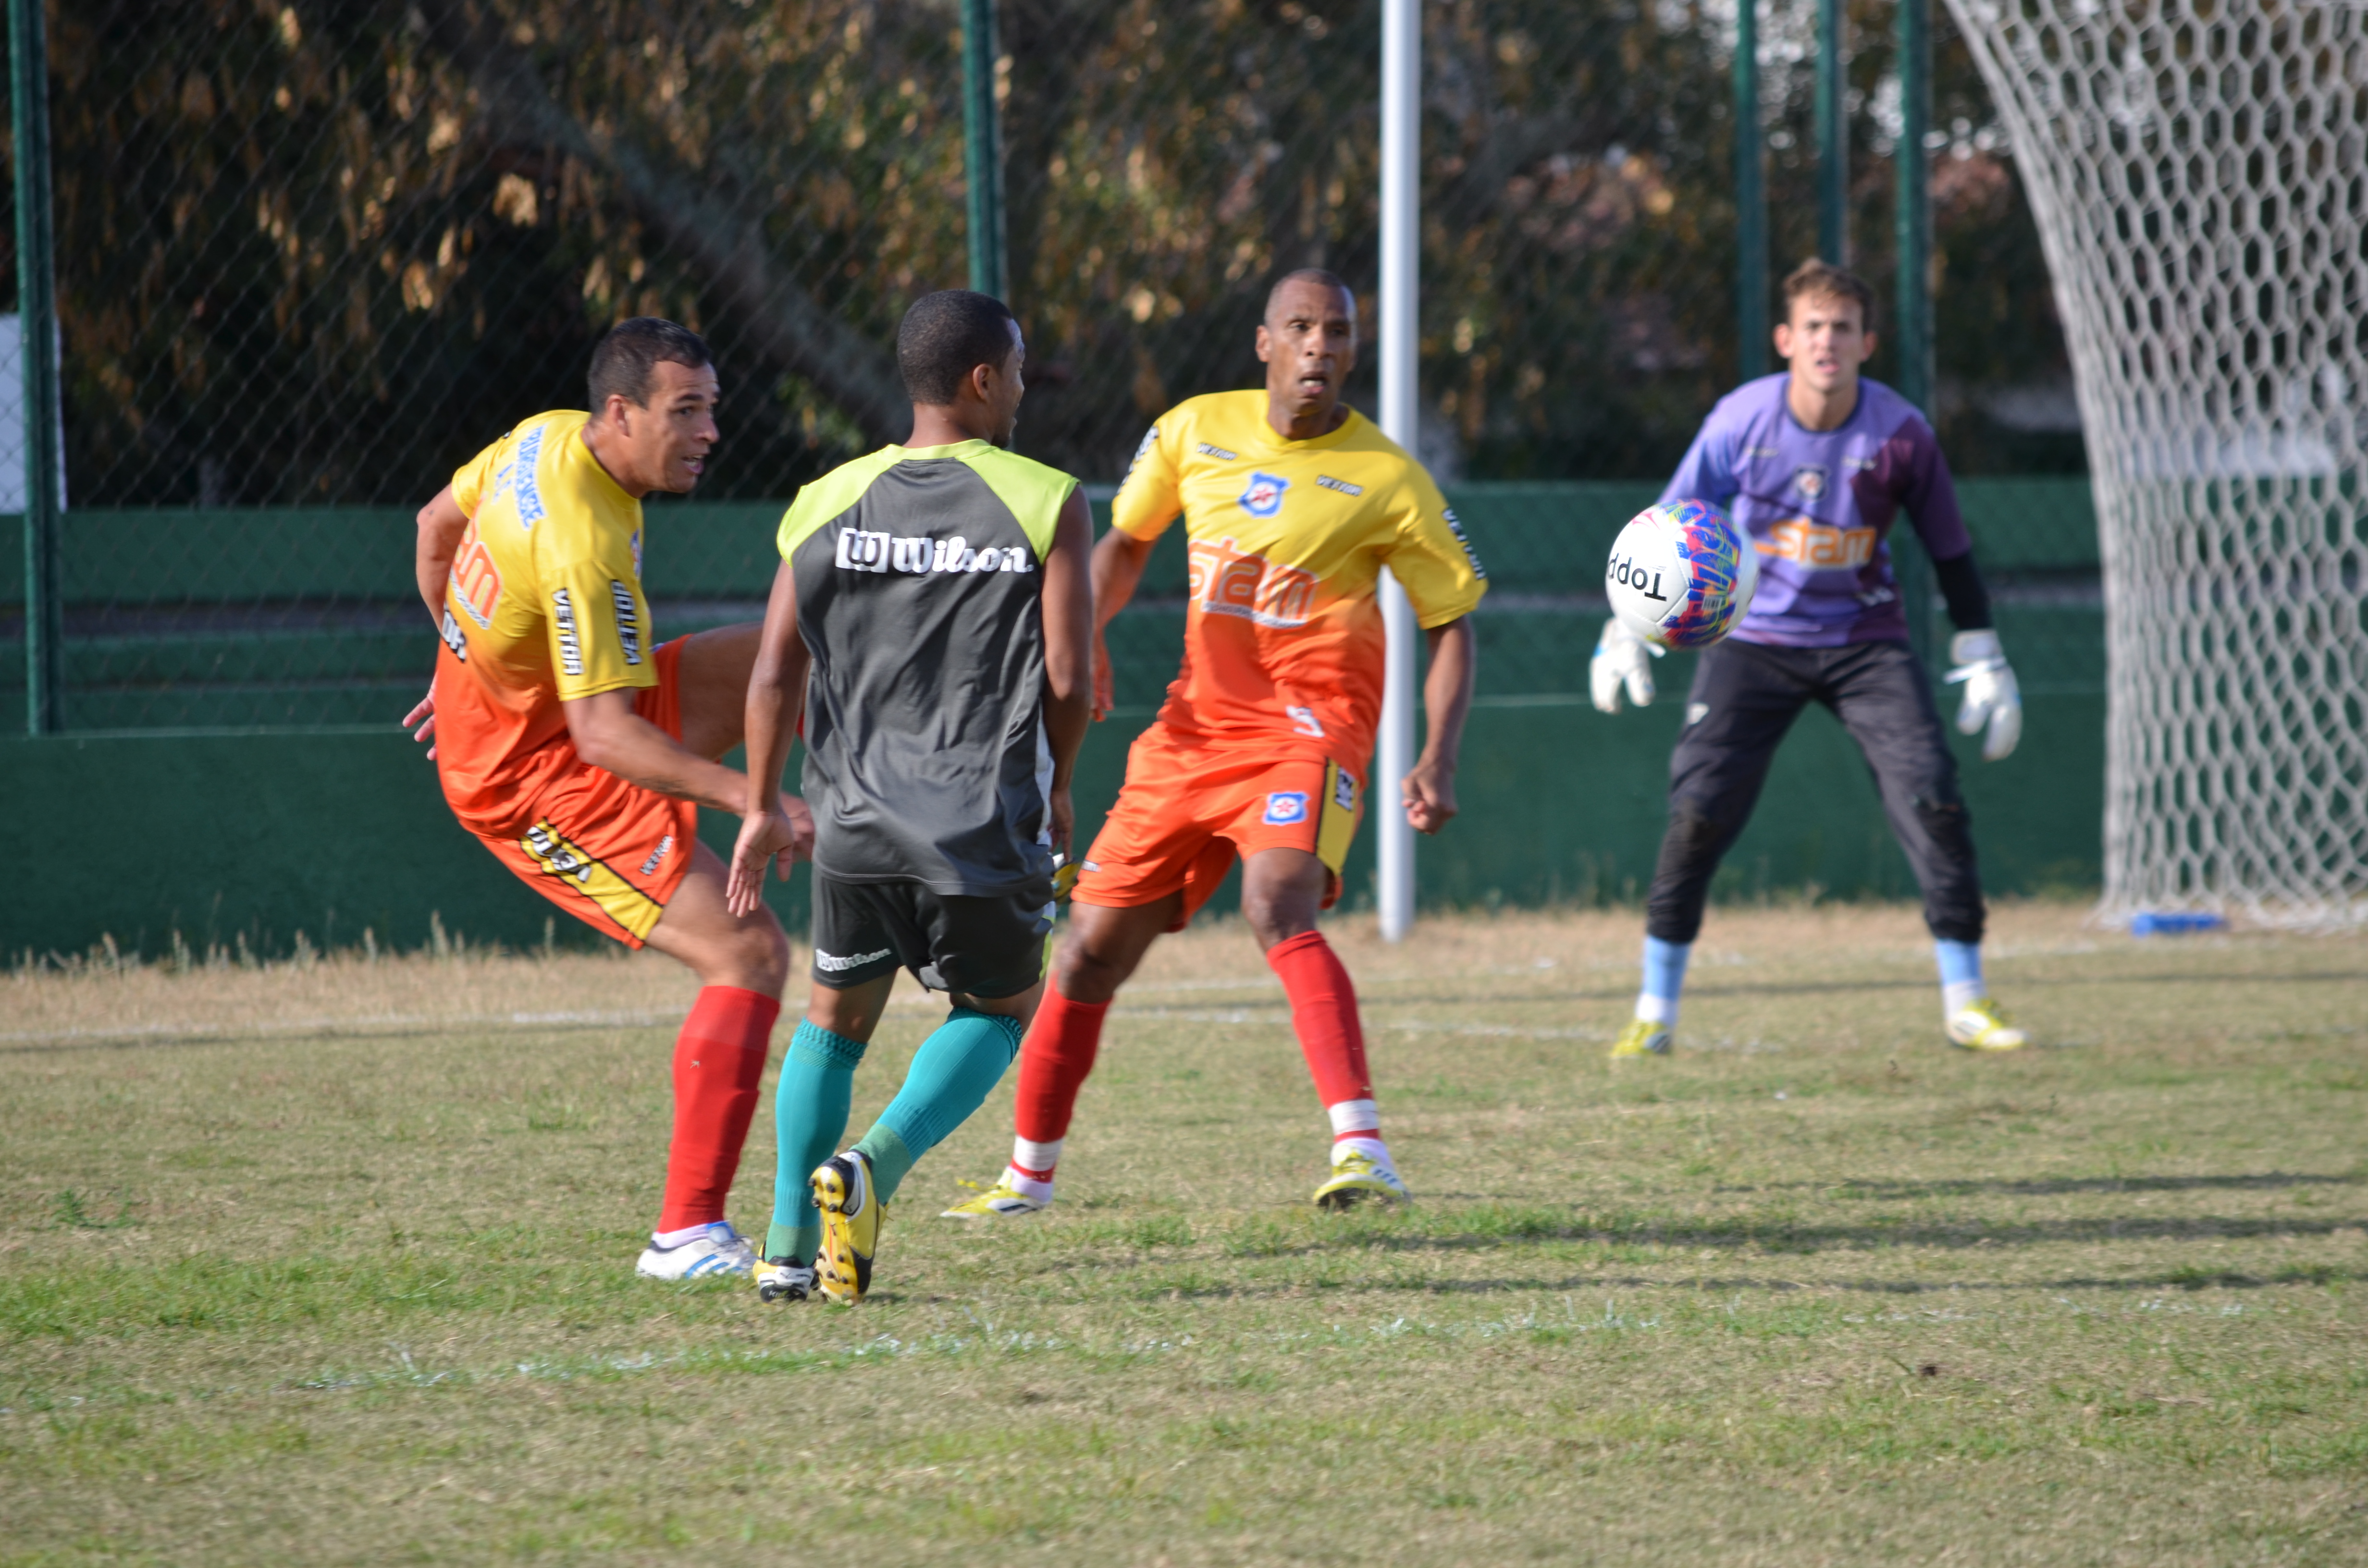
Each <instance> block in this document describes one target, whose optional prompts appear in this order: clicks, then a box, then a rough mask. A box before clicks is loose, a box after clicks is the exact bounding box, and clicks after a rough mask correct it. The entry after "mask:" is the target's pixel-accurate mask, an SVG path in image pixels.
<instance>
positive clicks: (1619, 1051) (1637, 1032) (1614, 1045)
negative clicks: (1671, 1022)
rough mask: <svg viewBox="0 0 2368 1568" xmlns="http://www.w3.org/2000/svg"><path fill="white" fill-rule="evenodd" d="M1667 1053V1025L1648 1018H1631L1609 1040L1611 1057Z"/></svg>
mask: <svg viewBox="0 0 2368 1568" xmlns="http://www.w3.org/2000/svg"><path fill="white" fill-rule="evenodd" d="M1668 1053H1669V1026H1668V1025H1667V1024H1656V1023H1655V1022H1654V1021H1653V1020H1652V1019H1650V1018H1633V1019H1631V1020H1629V1024H1628V1027H1627V1028H1624V1029H1622V1030H1621V1031H1620V1038H1619V1039H1618V1040H1613V1041H1612V1042H1611V1059H1612V1060H1613V1061H1615V1062H1616V1061H1618V1060H1620V1058H1622V1057H1623V1056H1667V1055H1668Z"/></svg>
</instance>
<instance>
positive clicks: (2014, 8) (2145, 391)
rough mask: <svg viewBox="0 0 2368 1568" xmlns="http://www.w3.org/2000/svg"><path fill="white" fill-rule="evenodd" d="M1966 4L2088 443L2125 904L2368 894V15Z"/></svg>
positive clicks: (2061, 0)
mask: <svg viewBox="0 0 2368 1568" xmlns="http://www.w3.org/2000/svg"><path fill="white" fill-rule="evenodd" d="M1948 4H1949V9H1950V12H1951V14H1952V16H1953V17H1954V18H1955V20H1956V23H1957V27H1958V28H1959V30H1960V31H1961V32H1962V33H1963V34H1964V37H1965V40H1966V41H1967V43H1968V45H1969V47H1970V48H1971V50H1972V52H1973V55H1974V59H1975V62H1976V64H1977V65H1978V67H1979V69H1980V71H1981V74H1982V77H1983V80H1984V81H1985V83H1986V84H1987V85H1988V88H1989V91H1990V95H1991V97H1992V98H1993V99H1994V100H1995V101H1996V103H1997V105H1998V112H1999V114H2000V116H2001V117H2002V118H2003V119H2004V120H2005V122H2006V129H2007V131H2008V134H2009V138H2010V139H2011V142H2012V145H2013V149H2014V155H2015V163H2016V165H2017V168H2018V170H2019V171H2020V173H2021V178H2022V181H2023V185H2024V187H2025V189H2026V191H2027V192H2028V193H2029V197H2030V200H2031V206H2032V212H2033V214H2034V216H2035V217H2036V218H2037V220H2038V224H2039V231H2040V237H2041V241H2042V243H2043V244H2044V249H2045V252H2046V256H2047V264H2048V269H2049V272H2050V274H2051V275H2052V277H2053V279H2054V283H2055V303H2056V309H2057V312H2058V313H2059V314H2060V315H2061V317H2062V319H2063V322H2064V325H2065V330H2066V338H2067V341H2068V346H2069V347H2070V350H2071V358H2072V368H2073V374H2074V378H2075V381H2076V383H2077V385H2078V394H2079V403H2080V414H2081V423H2082V426H2083V427H2084V429H2085V430H2086V433H2087V437H2088V448H2089V472H2090V474H2091V476H2092V477H2091V483H2092V485H2093V487H2094V491H2095V496H2096V506H2097V521H2098V528H2099V530H2100V535H2101V538H2100V546H2101V551H2102V556H2103V562H2104V586H2105V614H2106V637H2107V663H2108V672H2109V673H2108V688H2107V689H2108V718H2107V744H2106V801H2105V845H2104V850H2105V865H2104V869H2105V893H2104V904H2103V908H2102V910H2101V911H2100V913H2102V914H2103V915H2106V916H2108V917H2126V916H2127V915H2132V914H2135V913H2137V912H2140V911H2147V910H2212V911H2227V912H2233V913H2240V914H2243V915H2247V916H2248V917H2250V918H2252V919H2254V920H2256V921H2260V922H2264V923H2270V924H2278V925H2298V926H2315V925H2347V924H2355V923H2358V922H2361V921H2362V920H2363V919H2368V606H2363V596H2368V496H2363V494H2362V469H2363V464H2362V446H2363V441H2364V440H2368V402H2363V399H2368V326H2363V323H2364V322H2368V8H2362V6H2358V5H2337V4H2329V3H2327V0H1948Z"/></svg>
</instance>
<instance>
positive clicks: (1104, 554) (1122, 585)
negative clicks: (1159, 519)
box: [1093, 528, 1158, 631]
mask: <svg viewBox="0 0 2368 1568" xmlns="http://www.w3.org/2000/svg"><path fill="white" fill-rule="evenodd" d="M1157 542H1158V541H1157V540H1141V539H1137V538H1135V537H1134V536H1133V534H1130V533H1128V532H1126V531H1125V530H1124V529H1122V528H1112V529H1110V532H1108V533H1106V534H1104V535H1102V537H1101V540H1100V541H1099V543H1097V544H1096V545H1095V546H1094V557H1093V561H1094V567H1093V585H1094V630H1095V631H1101V630H1103V629H1104V628H1105V627H1107V626H1109V625H1110V618H1111V617H1112V616H1114V615H1116V614H1118V612H1119V611H1121V610H1122V609H1124V608H1126V607H1127V601H1129V600H1130V599H1132V598H1133V597H1134V590H1135V586H1136V585H1137V584H1139V583H1141V582H1142V581H1143V568H1144V565H1145V564H1146V563H1148V562H1149V561H1150V560H1151V551H1152V549H1153V547H1154V546H1155V545H1156V543H1157Z"/></svg>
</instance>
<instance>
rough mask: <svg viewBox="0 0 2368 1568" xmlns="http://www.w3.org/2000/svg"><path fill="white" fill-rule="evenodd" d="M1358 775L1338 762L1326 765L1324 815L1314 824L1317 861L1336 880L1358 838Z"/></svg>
mask: <svg viewBox="0 0 2368 1568" xmlns="http://www.w3.org/2000/svg"><path fill="white" fill-rule="evenodd" d="M1357 816H1358V811H1357V776H1356V775H1355V774H1353V773H1350V772H1349V771H1347V770H1346V769H1345V768H1343V767H1341V766H1340V765H1339V764H1338V763H1337V762H1327V763H1326V764H1325V765H1324V812H1323V815H1322V816H1321V817H1319V818H1318V819H1317V821H1316V825H1315V858H1317V859H1318V860H1321V861H1323V862H1324V865H1325V868H1326V869H1327V870H1329V871H1330V872H1331V873H1332V874H1333V875H1334V876H1335V877H1338V875H1339V874H1340V868H1341V867H1342V866H1343V865H1344V864H1346V863H1347V861H1348V858H1349V844H1350V842H1351V841H1352V840H1354V839H1355V838H1356V836H1357Z"/></svg>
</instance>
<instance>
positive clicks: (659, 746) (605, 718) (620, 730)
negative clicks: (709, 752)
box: [560, 690, 747, 812]
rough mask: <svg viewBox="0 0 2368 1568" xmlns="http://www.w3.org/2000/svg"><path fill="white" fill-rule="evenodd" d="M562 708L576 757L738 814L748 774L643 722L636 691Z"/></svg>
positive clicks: (604, 695)
mask: <svg viewBox="0 0 2368 1568" xmlns="http://www.w3.org/2000/svg"><path fill="white" fill-rule="evenodd" d="M560 707H561V710H563V711H564V712H565V714H566V715H567V729H568V733H569V734H570V735H571V736H573V737H574V739H575V755H576V756H580V757H582V758H583V759H584V760H585V761H586V762H588V763H590V764H591V765H592V766H593V767H598V768H599V769H601V770H602V771H604V772H608V773H613V774H615V775H616V776H617V777H618V778H621V779H623V780H624V781H625V782H626V783H628V784H638V785H640V786H641V787H642V788H643V789H644V790H656V791H657V792H658V793H659V794H661V795H671V796H673V797H674V798H675V799H676V800H677V801H695V802H697V803H698V804H700V805H702V806H710V807H712V808H713V809H715V810H716V811H720V812H737V811H738V810H739V809H740V802H741V801H743V800H744V799H745V798H746V794H747V780H746V776H745V775H743V774H742V773H741V772H740V771H739V770H738V769H737V768H732V767H724V766H723V764H722V763H720V762H710V761H709V760H708V759H707V758H705V757H703V756H699V755H697V754H696V753H694V752H691V751H689V750H688V749H686V748H685V747H684V745H683V744H682V743H681V742H680V741H677V740H676V739H675V738H674V737H673V736H672V735H669V734H667V733H666V732H665V731H664V730H661V729H659V728H658V727H657V726H656V725H655V724H653V723H651V722H649V721H648V720H647V719H644V718H643V717H642V716H641V715H640V714H639V713H637V712H635V711H634V710H633V693H632V691H630V690H619V691H603V692H598V693H596V694H595V695H593V696H591V697H580V698H575V699H569V700H567V701H564V702H563V703H561V704H560Z"/></svg>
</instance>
